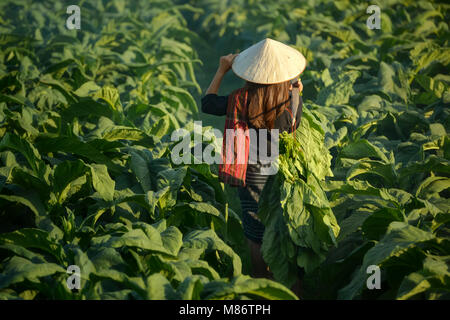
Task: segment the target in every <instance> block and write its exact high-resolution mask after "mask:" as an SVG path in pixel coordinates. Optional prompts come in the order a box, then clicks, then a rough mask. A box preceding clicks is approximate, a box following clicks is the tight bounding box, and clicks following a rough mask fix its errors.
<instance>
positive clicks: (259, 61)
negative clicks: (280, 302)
mask: <svg viewBox="0 0 450 320" xmlns="http://www.w3.org/2000/svg"><path fill="white" fill-rule="evenodd" d="M305 65H306V61H305V58H304V57H303V56H302V55H301V53H299V52H298V51H297V50H295V49H293V48H291V47H289V46H286V45H284V44H282V43H280V42H278V41H275V40H272V39H265V40H263V41H261V42H259V43H257V44H256V45H254V46H252V47H250V48H248V49H247V50H245V51H243V52H242V53H241V54H239V55H238V54H229V55H227V56H223V57H221V58H220V65H219V68H218V70H217V72H216V74H215V76H214V78H213V80H212V82H211V84H210V86H209V88H208V90H207V91H206V95H205V96H204V97H203V98H202V101H201V102H202V111H203V112H205V113H208V114H212V115H217V116H224V115H227V116H229V114H227V111H228V113H230V110H231V109H232V107H233V106H234V105H232V104H233V103H235V102H234V101H235V97H236V96H237V93H240V95H239V97H242V93H245V94H246V99H240V100H239V101H240V102H241V104H239V111H240V112H243V113H245V115H244V116H245V119H246V121H247V125H248V128H251V129H254V130H261V129H279V132H280V133H281V132H283V131H288V132H292V131H293V130H295V128H296V127H297V126H298V124H299V123H300V118H301V113H302V112H301V110H302V109H301V107H302V101H301V99H300V100H299V105H298V108H297V112H296V115H295V118H294V114H293V112H292V111H293V110H291V109H292V108H291V100H292V99H291V97H290V92H291V91H292V89H293V86H292V80H293V79H294V86H296V87H298V88H299V90H300V91H301V90H302V89H303V86H302V85H301V82H300V81H297V80H298V76H299V75H300V74H301V73H302V72H303V70H304V68H305ZM232 68H233V71H234V72H235V73H236V75H238V76H239V77H241V78H243V79H244V80H246V84H245V86H244V87H243V88H239V89H237V90H235V91H233V92H232V94H230V95H229V96H218V95H217V92H218V90H219V86H220V83H221V81H222V79H223V77H224V76H225V74H226V73H227V72H228V71H229V70H230V69H232ZM236 101H237V100H236ZM230 107H231V108H230ZM234 107H235V106H234ZM295 109H296V108H294V110H295ZM294 113H295V112H294ZM294 119H295V120H294ZM258 133H259V132H258ZM257 137H260V135H259V134H258V135H257ZM258 139H259V138H257V140H258ZM224 143H225V142H224ZM258 146H259V143H258V141H251V136H250V150H252V148H253V149H254V148H256V149H258ZM268 149H270V137H269V143H268ZM250 152H252V151H250ZM264 166H267V164H266V165H263V164H262V162H261V161H260V160H258V161H257V163H256V164H251V163H249V164H248V165H247V168H246V169H247V171H246V176H245V186H239V189H238V193H239V198H240V200H241V207H242V214H243V219H242V220H243V226H244V234H245V236H246V237H247V239H248V240H247V241H248V244H249V246H250V252H251V260H252V266H253V274H252V276H253V277H266V278H269V277H270V273H269V272H268V270H267V266H266V264H265V262H264V260H263V258H262V255H261V243H262V238H263V233H264V225H263V224H262V223H261V222H260V221H259V219H258V212H257V211H258V200H259V196H260V194H261V191H262V189H263V187H264V184H265V182H266V180H267V178H268V176H267V175H264V174H262V171H263V170H262V169H263V167H264Z"/></svg>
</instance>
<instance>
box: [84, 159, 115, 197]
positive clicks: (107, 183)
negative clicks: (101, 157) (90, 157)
mask: <svg viewBox="0 0 450 320" xmlns="http://www.w3.org/2000/svg"><path fill="white" fill-rule="evenodd" d="M89 168H90V169H91V176H92V184H93V186H94V189H95V190H96V191H97V192H98V193H99V194H100V196H101V197H102V198H103V199H104V200H106V201H112V200H113V198H114V187H115V181H114V180H113V179H111V177H110V176H109V174H108V168H107V167H106V166H105V165H102V164H90V165H89Z"/></svg>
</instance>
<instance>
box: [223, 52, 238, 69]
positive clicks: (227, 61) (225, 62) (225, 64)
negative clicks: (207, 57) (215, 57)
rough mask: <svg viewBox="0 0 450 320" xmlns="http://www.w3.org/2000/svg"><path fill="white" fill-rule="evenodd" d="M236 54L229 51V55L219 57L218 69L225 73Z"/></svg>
mask: <svg viewBox="0 0 450 320" xmlns="http://www.w3.org/2000/svg"><path fill="white" fill-rule="evenodd" d="M238 55H239V54H238V53H235V54H233V53H230V54H229V55H226V56H222V57H220V64H219V70H220V71H221V72H223V73H224V74H225V73H227V72H228V71H229V70H230V69H231V66H232V65H233V61H234V59H235V58H236V57H237V56H238Z"/></svg>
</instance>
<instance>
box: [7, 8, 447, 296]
mask: <svg viewBox="0 0 450 320" xmlns="http://www.w3.org/2000/svg"><path fill="white" fill-rule="evenodd" d="M71 4H72V3H71V2H70V1H32V0H14V1H12V0H4V1H1V2H0V299H26V300H27V299H36V300H51V299H177V300H179V299H185V300H190V299H283V300H288V299H299V298H303V299H333V300H334V299H344V300H347V299H401V300H403V299H450V200H449V195H450V190H449V188H450V166H449V162H450V138H449V134H448V132H447V131H449V132H450V108H449V106H450V89H449V88H450V75H449V71H450V70H449V69H450V47H449V45H450V44H449V40H450V32H449V24H448V21H450V5H448V4H447V3H446V2H445V1H423V0H419V1H410V0H386V1H369V2H368V1H362V0H356V1H350V0H339V1H325V0H307V1H300V0H285V1H272V0H186V1H182V0H149V1H139V0H128V1H126V0H108V1H107V0H89V1H78V4H77V5H78V6H79V7H80V8H81V29H79V30H68V29H67V27H66V20H67V18H68V17H69V14H67V13H66V9H67V7H68V6H70V5H71ZM372 4H374V5H378V6H379V7H380V9H381V29H369V28H368V27H367V25H366V20H367V19H368V17H369V16H370V14H368V13H367V12H366V9H367V7H368V6H369V5H372ZM266 37H269V38H272V39H275V40H278V41H282V42H284V43H286V44H289V45H291V46H293V47H294V48H296V49H298V50H299V51H300V52H302V53H303V55H304V56H305V57H306V59H307V62H308V64H307V67H306V70H305V72H304V73H303V74H302V75H301V79H302V83H303V86H304V90H303V93H302V98H303V102H304V105H303V116H302V122H301V124H300V127H299V129H298V130H297V131H296V134H295V136H292V135H287V134H284V135H282V136H281V138H280V157H279V171H278V173H277V174H276V175H274V176H272V177H271V178H270V179H269V181H268V183H267V184H266V187H265V189H264V191H263V195H262V198H261V200H260V202H259V207H260V211H259V214H260V217H261V219H262V221H263V223H264V224H265V226H266V232H265V235H264V240H263V244H262V253H263V257H264V260H265V261H266V262H267V264H268V266H269V268H270V270H271V271H272V273H273V280H269V279H260V278H252V277H250V276H249V274H250V268H251V266H250V258H249V250H248V248H247V244H246V239H245V238H244V235H243V229H242V220H241V209H240V204H239V200H238V197H237V194H236V190H235V189H233V188H230V187H228V186H225V185H224V184H223V183H221V182H220V181H219V180H218V177H217V165H209V164H207V163H196V162H195V161H194V155H193V154H190V155H189V157H190V158H191V160H192V161H191V164H176V163H174V162H173V161H172V158H171V151H172V150H173V148H174V146H175V145H176V143H177V142H174V141H173V139H172V138H171V136H172V133H173V132H174V131H175V130H177V129H180V128H184V129H185V130H187V132H189V134H188V136H187V138H188V139H190V141H191V147H192V148H194V147H195V146H194V132H193V121H194V120H202V121H203V124H204V128H203V130H205V131H207V130H208V128H212V127H215V128H218V129H220V130H222V129H223V120H224V119H221V118H213V117H210V116H206V115H204V114H201V112H200V111H199V110H200V107H199V106H200V99H201V97H202V96H203V95H204V92H205V91H206V88H207V86H208V84H209V81H211V79H212V77H213V75H214V72H215V69H216V68H217V65H218V62H219V57H220V56H222V55H226V54H228V53H234V52H236V51H237V50H240V51H242V50H244V49H245V48H247V47H249V46H251V45H252V44H254V43H256V42H259V41H260V40H262V39H264V38H266ZM242 85H243V82H242V80H241V79H239V78H237V77H236V76H234V75H233V74H232V73H231V72H230V74H228V75H227V76H226V77H225V79H224V82H223V86H222V87H221V91H220V93H221V94H223V95H227V94H229V93H230V92H231V90H233V89H236V88H238V87H240V86H242ZM220 144H221V141H220V139H219V138H218V137H214V136H210V141H203V147H206V146H207V145H212V146H214V148H215V150H216V151H217V152H220ZM72 265H76V266H78V267H79V268H80V270H81V272H80V276H81V288H80V289H76V290H71V289H69V288H68V286H67V282H66V281H67V278H68V277H69V276H70V274H69V273H68V272H67V268H68V267H69V266H72ZM371 266H377V267H378V268H379V270H380V274H381V283H380V289H376V290H374V289H369V288H368V286H367V283H366V281H367V279H368V277H369V276H370V275H371V273H368V271H367V270H368V268H370V267H371ZM297 280H300V281H301V283H302V287H303V294H302V297H298V296H296V295H295V294H294V292H293V291H291V289H290V288H292V285H293V284H294V283H295V282H296V281H297Z"/></svg>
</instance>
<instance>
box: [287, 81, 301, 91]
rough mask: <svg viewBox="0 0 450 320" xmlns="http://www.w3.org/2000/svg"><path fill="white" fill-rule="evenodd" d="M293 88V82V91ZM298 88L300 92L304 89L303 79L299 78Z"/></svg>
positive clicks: (290, 89) (291, 87)
mask: <svg viewBox="0 0 450 320" xmlns="http://www.w3.org/2000/svg"><path fill="white" fill-rule="evenodd" d="M292 89H293V86H292V83H291V86H290V87H289V91H292ZM298 90H299V91H300V92H302V91H303V83H302V80H300V79H298Z"/></svg>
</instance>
